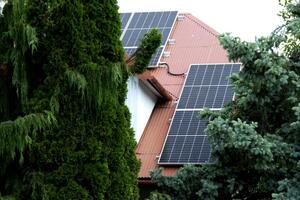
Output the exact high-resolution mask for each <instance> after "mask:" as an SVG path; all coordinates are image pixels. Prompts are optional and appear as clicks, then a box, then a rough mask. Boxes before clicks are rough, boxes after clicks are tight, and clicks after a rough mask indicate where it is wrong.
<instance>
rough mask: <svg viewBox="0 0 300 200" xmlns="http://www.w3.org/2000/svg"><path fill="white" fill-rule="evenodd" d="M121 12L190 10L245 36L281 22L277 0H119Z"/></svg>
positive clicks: (221, 30)
mask: <svg viewBox="0 0 300 200" xmlns="http://www.w3.org/2000/svg"><path fill="white" fill-rule="evenodd" d="M118 3H119V6H120V9H119V11H120V12H141V11H166V10H178V11H179V12H188V13H191V14H193V15H194V16H195V17H197V18H198V19H200V20H201V21H203V22H205V23H206V24H207V25H209V26H210V27H212V28H213V29H215V30H216V31H218V32H219V33H224V32H231V33H232V34H233V35H234V36H239V37H241V38H242V39H243V40H247V41H254V39H255V36H267V35H268V34H269V33H271V32H272V31H273V30H274V29H275V28H276V27H277V26H279V25H280V24H282V20H281V18H280V17H279V16H278V15H277V14H278V12H279V11H280V10H281V7H280V6H279V4H278V0H118Z"/></svg>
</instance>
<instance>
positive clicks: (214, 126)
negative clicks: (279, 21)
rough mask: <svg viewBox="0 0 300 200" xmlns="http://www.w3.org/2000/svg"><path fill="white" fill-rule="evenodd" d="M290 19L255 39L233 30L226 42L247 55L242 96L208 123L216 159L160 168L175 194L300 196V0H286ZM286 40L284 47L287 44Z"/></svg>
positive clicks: (167, 189) (235, 56)
mask: <svg viewBox="0 0 300 200" xmlns="http://www.w3.org/2000/svg"><path fill="white" fill-rule="evenodd" d="M284 5H285V8H286V10H284V11H283V12H282V16H283V17H284V19H285V20H286V24H285V25H284V26H282V27H281V28H279V29H277V30H276V31H274V32H273V33H272V34H271V35H270V36H269V37H263V38H259V39H257V40H256V42H255V43H249V42H243V41H241V40H240V39H239V38H236V37H231V36H230V35H228V34H225V35H221V36H220V42H221V44H222V45H223V47H224V48H225V49H226V50H227V51H228V55H229V58H230V59H231V60H235V61H239V62H242V63H243V69H242V70H241V72H240V73H239V74H234V75H233V76H232V77H231V81H232V83H233V86H234V88H235V97H236V99H235V101H234V102H232V103H231V104H230V105H228V106H227V107H225V108H224V109H223V110H222V111H221V112H220V113H219V114H216V113H213V112H211V111H208V110H205V111H203V112H202V117H211V121H210V123H209V125H208V127H207V128H206V130H205V131H206V133H207V134H208V135H209V139H210V143H211V146H212V154H213V158H214V159H215V163H214V164H211V165H199V166H185V167H183V168H182V169H181V170H179V171H178V173H177V174H176V175H174V176H171V177H164V176H162V175H161V173H160V171H155V172H153V173H152V177H153V180H154V181H155V182H157V184H158V186H160V188H161V192H162V193H163V194H168V195H170V196H171V198H172V199H272V198H273V199H278V200H279V199H299V194H300V188H299V185H300V177H299V155H300V154H299V153H300V152H299V150H300V143H299V139H300V138H299V127H300V126H299V124H300V122H299V120H300V117H299V116H300V109H299V102H300V91H299V88H300V77H299V76H300V70H299V66H300V65H299V52H300V51H299V45H298V44H299V39H300V37H299V35H300V34H299V19H300V12H299V10H300V9H299V8H300V4H299V2H292V1H286V2H285V3H284ZM280 48H283V49H284V51H282V50H279V49H280Z"/></svg>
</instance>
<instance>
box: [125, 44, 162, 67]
mask: <svg viewBox="0 0 300 200" xmlns="http://www.w3.org/2000/svg"><path fill="white" fill-rule="evenodd" d="M124 49H125V52H126V53H127V54H128V56H131V55H132V54H133V53H134V52H136V50H137V47H130V48H126V47H125V48H124ZM162 49H163V48H162V47H159V48H158V49H157V50H156V51H155V53H154V54H153V55H152V58H151V60H150V63H149V66H156V65H157V64H158V61H159V58H160V55H161V52H162Z"/></svg>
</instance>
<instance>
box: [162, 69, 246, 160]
mask: <svg viewBox="0 0 300 200" xmlns="http://www.w3.org/2000/svg"><path fill="white" fill-rule="evenodd" d="M240 67H241V64H207V65H191V67H190V70H189V73H188V76H187V78H186V81H185V84H184V87H183V90H182V93H181V97H180V100H179V103H178V105H177V108H176V110H175V114H174V117H173V119H172V122H171V126H170V128H169V132H168V135H167V138H166V141H165V144H164V147H163V151H162V153H161V156H160V159H159V164H174V165H182V164H203V163H210V162H212V158H211V147H210V144H209V141H208V136H207V135H205V133H204V129H205V128H206V126H207V123H208V119H200V118H199V111H201V110H203V108H205V107H208V108H210V109H212V110H215V111H219V110H221V108H222V107H223V106H224V105H225V104H226V103H228V102H230V101H232V99H233V95H234V92H233V88H232V86H231V84H230V81H229V79H228V76H230V75H231V74H232V73H237V72H239V71H240Z"/></svg>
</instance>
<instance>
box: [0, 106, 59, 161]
mask: <svg viewBox="0 0 300 200" xmlns="http://www.w3.org/2000/svg"><path fill="white" fill-rule="evenodd" d="M54 124H56V119H55V117H54V115H53V114H52V113H51V112H49V111H44V113H40V114H28V115H26V116H24V117H18V118H17V119H16V120H14V121H5V122H1V123H0V138H1V140H0V155H1V156H3V155H7V154H10V155H11V157H12V158H14V157H15V154H16V151H18V152H19V153H21V154H22V152H23V150H24V149H25V147H26V145H27V144H30V143H31V142H32V138H31V137H35V136H36V133H37V132H40V131H42V130H44V129H46V128H50V127H51V126H53V125H54Z"/></svg>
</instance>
